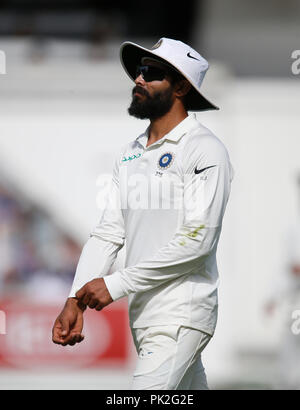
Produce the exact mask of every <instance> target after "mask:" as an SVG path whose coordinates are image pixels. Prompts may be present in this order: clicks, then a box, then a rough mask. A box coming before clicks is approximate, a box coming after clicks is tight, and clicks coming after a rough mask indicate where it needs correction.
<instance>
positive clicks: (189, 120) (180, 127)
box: [136, 114, 197, 148]
mask: <svg viewBox="0 0 300 410" xmlns="http://www.w3.org/2000/svg"><path fill="white" fill-rule="evenodd" d="M196 122H197V119H196V114H190V115H188V116H187V117H186V118H185V119H184V120H182V121H181V122H180V123H179V124H177V125H176V127H174V128H173V129H172V130H171V131H170V132H168V134H166V135H164V136H163V137H162V138H161V139H159V140H158V141H157V142H155V143H154V144H152V145H156V144H161V143H162V142H163V141H165V140H166V139H167V140H170V141H175V142H177V141H179V140H180V138H181V137H183V136H184V135H185V134H186V133H187V132H189V131H190V130H191V129H192V128H194V127H195V123H196ZM148 133H149V127H147V129H146V131H145V132H144V133H143V134H141V135H140V136H138V137H137V138H136V141H137V142H139V143H140V144H141V145H142V146H143V147H144V148H146V144H147V140H148ZM152 145H151V146H152Z"/></svg>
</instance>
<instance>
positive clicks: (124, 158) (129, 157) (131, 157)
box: [122, 152, 142, 162]
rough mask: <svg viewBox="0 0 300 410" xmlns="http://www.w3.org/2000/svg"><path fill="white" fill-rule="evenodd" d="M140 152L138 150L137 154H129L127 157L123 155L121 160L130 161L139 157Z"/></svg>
mask: <svg viewBox="0 0 300 410" xmlns="http://www.w3.org/2000/svg"><path fill="white" fill-rule="evenodd" d="M141 156H142V154H141V153H140V152H139V153H138V154H133V155H129V156H128V157H127V158H126V157H123V159H122V162H126V161H132V160H133V159H136V158H139V157H141Z"/></svg>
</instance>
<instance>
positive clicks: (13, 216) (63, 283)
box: [0, 181, 81, 299]
mask: <svg viewBox="0 0 300 410" xmlns="http://www.w3.org/2000/svg"><path fill="white" fill-rule="evenodd" d="M80 251H81V247H80V245H79V244H78V243H77V242H76V241H75V240H74V239H73V238H71V237H70V236H69V235H68V234H67V233H65V232H64V231H63V230H62V229H60V227H59V226H57V225H56V224H55V222H54V221H53V220H52V218H51V216H50V215H48V214H47V213H46V212H45V211H44V210H43V209H40V207H38V206H36V205H34V204H32V203H30V202H28V200H27V199H26V198H23V197H22V195H21V194H20V193H17V192H15V191H14V190H12V189H10V188H8V184H7V183H1V181H0V296H2V297H3V296H4V295H5V297H7V296H8V295H9V294H12V293H15V292H17V291H18V290H20V291H21V290H22V292H23V291H24V289H28V290H29V292H31V293H34V297H35V298H37V297H38V298H42V299H45V298H47V296H48V297H49V298H50V299H51V298H54V297H55V296H58V295H59V294H60V293H66V292H67V289H68V288H69V287H70V286H71V283H72V279H73V276H74V272H75V269H76V265H77V262H78V259H79V255H80ZM35 289H36V290H37V291H38V294H36V292H33V290H35Z"/></svg>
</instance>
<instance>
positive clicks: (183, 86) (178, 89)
mask: <svg viewBox="0 0 300 410" xmlns="http://www.w3.org/2000/svg"><path fill="white" fill-rule="evenodd" d="M191 87H192V86H191V84H190V83H189V82H188V80H180V81H178V82H177V83H176V84H175V87H174V88H175V95H176V96H177V97H184V96H185V95H186V94H187V93H188V92H189V91H190V89H191Z"/></svg>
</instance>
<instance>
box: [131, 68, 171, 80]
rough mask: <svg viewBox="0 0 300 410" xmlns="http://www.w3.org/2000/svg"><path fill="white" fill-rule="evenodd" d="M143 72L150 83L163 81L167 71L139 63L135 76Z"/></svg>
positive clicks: (143, 75) (144, 77)
mask: <svg viewBox="0 0 300 410" xmlns="http://www.w3.org/2000/svg"><path fill="white" fill-rule="evenodd" d="M140 74H142V77H143V79H144V80H145V81H146V82H147V83H148V82H150V81H155V80H157V81H162V80H163V79H164V78H165V76H166V74H167V71H166V70H163V69H162V68H158V67H154V66H152V65H138V66H137V67H136V72H135V78H137V77H138V76H139V75H140Z"/></svg>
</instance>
